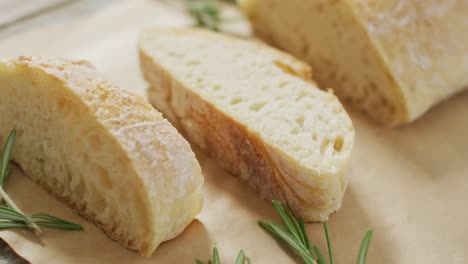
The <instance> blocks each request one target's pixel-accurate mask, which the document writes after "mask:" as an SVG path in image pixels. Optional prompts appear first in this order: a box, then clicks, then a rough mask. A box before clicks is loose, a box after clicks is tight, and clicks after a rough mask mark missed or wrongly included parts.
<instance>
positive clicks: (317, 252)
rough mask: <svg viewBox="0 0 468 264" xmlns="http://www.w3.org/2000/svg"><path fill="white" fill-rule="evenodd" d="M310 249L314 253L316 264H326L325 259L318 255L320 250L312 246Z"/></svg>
mask: <svg viewBox="0 0 468 264" xmlns="http://www.w3.org/2000/svg"><path fill="white" fill-rule="evenodd" d="M312 249H313V251H314V253H315V256H316V257H317V262H318V264H327V262H326V261H325V258H324V257H323V255H322V253H320V250H319V249H318V247H317V246H316V245H313V246H312Z"/></svg>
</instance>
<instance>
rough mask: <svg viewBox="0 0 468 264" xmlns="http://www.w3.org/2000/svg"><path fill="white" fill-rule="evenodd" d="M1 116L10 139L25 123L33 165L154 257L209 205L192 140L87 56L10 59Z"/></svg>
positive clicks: (29, 169) (52, 188)
mask: <svg viewBox="0 0 468 264" xmlns="http://www.w3.org/2000/svg"><path fill="white" fill-rule="evenodd" d="M0 115H1V118H0V142H3V141H4V139H5V136H6V135H7V134H8V132H9V131H10V130H11V129H13V128H15V129H16V130H17V140H16V143H15V147H14V149H13V160H14V161H16V162H17V163H18V164H19V165H20V166H21V168H22V169H23V170H24V171H25V173H26V174H27V175H28V176H29V177H31V178H32V179H33V180H34V181H36V182H38V183H39V184H40V185H42V186H43V187H44V188H45V189H47V190H48V191H49V192H50V193H51V194H53V195H54V196H56V197H58V198H59V199H61V200H63V201H65V202H66V203H67V204H68V205H69V206H71V207H72V208H73V209H75V211H76V212H77V213H79V214H80V215H82V216H83V217H85V218H87V219H88V220H90V221H92V222H94V223H95V224H97V225H98V226H99V227H101V228H102V230H103V231H104V232H105V233H106V234H107V235H108V236H109V237H111V238H112V239H114V240H117V241H118V242H120V243H121V244H122V245H123V246H125V247H127V248H129V249H133V250H137V251H139V252H140V253H141V254H142V255H144V256H150V255H151V254H152V252H153V251H154V250H155V248H156V247H157V246H158V245H159V244H160V243H161V242H163V241H165V240H168V239H171V238H173V237H174V236H176V235H178V234H179V233H181V232H182V231H183V230H184V228H185V227H186V226H187V225H188V224H189V223H190V222H191V221H192V219H193V218H194V217H195V216H196V215H197V214H198V212H199V211H200V210H201V206H202V193H201V191H202V183H203V178H202V175H201V169H200V166H199V164H198V162H197V160H196V158H195V155H194V153H193V152H192V150H191V148H190V146H189V144H188V143H187V142H186V140H185V139H184V138H183V137H182V136H180V135H179V134H178V132H177V130H176V129H175V128H174V127H173V126H172V125H171V124H170V123H169V122H168V121H167V120H165V119H163V117H162V115H161V113H159V112H158V111H156V110H155V109H154V108H153V107H152V106H151V105H150V104H148V103H147V102H145V100H144V99H143V98H141V97H139V96H137V95H135V94H132V93H130V92H127V91H125V90H122V89H119V88H118V87H117V86H116V85H114V84H112V83H111V82H109V81H107V80H105V79H103V78H101V77H100V76H99V74H97V73H96V71H95V70H94V68H93V67H92V66H91V65H90V64H89V63H87V62H83V61H67V60H61V59H46V58H37V57H19V58H17V59H13V60H9V61H3V62H1V63H0Z"/></svg>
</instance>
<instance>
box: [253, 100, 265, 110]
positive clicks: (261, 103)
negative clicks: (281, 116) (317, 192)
mask: <svg viewBox="0 0 468 264" xmlns="http://www.w3.org/2000/svg"><path fill="white" fill-rule="evenodd" d="M263 106H265V102H257V103H253V104H251V105H250V106H249V109H250V110H252V111H254V112H258V111H260V109H262V107H263Z"/></svg>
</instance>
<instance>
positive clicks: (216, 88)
mask: <svg viewBox="0 0 468 264" xmlns="http://www.w3.org/2000/svg"><path fill="white" fill-rule="evenodd" d="M213 90H215V91H219V90H221V85H219V84H216V85H214V86H213Z"/></svg>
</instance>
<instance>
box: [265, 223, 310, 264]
mask: <svg viewBox="0 0 468 264" xmlns="http://www.w3.org/2000/svg"><path fill="white" fill-rule="evenodd" d="M269 224H270V227H271V228H272V229H273V230H274V231H275V232H276V234H277V235H278V236H279V237H280V238H281V239H283V240H284V241H285V242H286V244H287V245H288V246H289V247H291V248H292V249H293V250H294V251H295V252H296V253H297V254H298V255H299V256H300V257H301V258H302V259H303V261H304V263H306V264H317V262H316V261H315V260H314V258H313V257H312V255H311V254H310V252H309V251H308V250H307V249H306V248H305V246H304V245H302V244H300V243H298V241H296V240H295V239H294V237H293V236H292V235H291V234H288V233H287V232H285V230H284V229H283V228H281V227H280V226H279V225H278V224H276V223H275V222H270V223H269Z"/></svg>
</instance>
